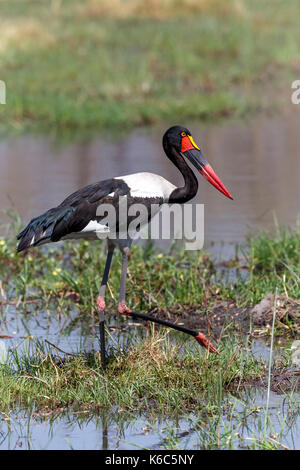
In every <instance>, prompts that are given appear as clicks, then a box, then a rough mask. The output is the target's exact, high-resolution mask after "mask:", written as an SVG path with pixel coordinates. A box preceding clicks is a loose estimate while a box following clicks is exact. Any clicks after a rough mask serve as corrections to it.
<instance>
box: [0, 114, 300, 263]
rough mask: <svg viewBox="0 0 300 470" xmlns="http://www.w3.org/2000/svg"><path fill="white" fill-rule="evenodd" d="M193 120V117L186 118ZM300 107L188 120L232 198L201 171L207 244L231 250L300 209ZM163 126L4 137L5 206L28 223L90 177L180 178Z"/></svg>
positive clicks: (0, 203) (0, 173) (0, 163)
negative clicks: (71, 140)
mask: <svg viewBox="0 0 300 470" xmlns="http://www.w3.org/2000/svg"><path fill="white" fill-rule="evenodd" d="M187 124H188V123H187ZM299 126H300V114H299V113H298V114H296V113H294V114H288V115H281V116H280V117H266V116H258V117H256V118H255V119H253V120H249V121H247V122H242V123H240V122H238V123H237V122H234V123H232V122H230V123H228V124H226V123H225V124H222V125H218V126H212V125H210V126H205V125H203V124H201V125H200V124H195V123H191V124H190V125H188V127H189V128H190V130H191V131H192V134H193V136H194V138H195V140H196V142H198V143H199V145H200V147H201V149H202V151H203V153H204V155H205V156H206V158H207V160H208V161H209V162H210V163H211V165H212V166H213V168H214V169H215V170H216V172H217V173H218V175H219V176H220V177H221V179H222V180H223V181H224V183H225V185H226V186H227V187H228V188H229V190H230V192H231V193H232V195H233V197H234V201H230V200H229V199H227V198H225V197H224V196H223V195H221V194H220V193H219V192H218V191H216V190H215V188H213V187H212V186H211V185H210V184H209V183H207V181H205V180H204V179H203V178H202V177H201V176H199V183H200V184H199V191H198V194H197V196H196V198H195V199H194V201H195V202H201V203H204V204H205V246H206V247H208V246H209V245H210V244H211V243H214V244H215V248H214V251H215V252H216V253H217V254H221V255H222V256H225V255H226V254H227V253H228V254H229V253H230V254H232V253H233V250H234V248H233V246H234V245H235V244H236V243H243V242H244V240H245V236H246V235H247V234H248V233H249V232H250V231H251V232H252V233H256V232H257V231H258V230H259V229H261V228H269V229H270V228H273V227H274V214H276V217H277V219H278V222H279V224H294V223H295V221H296V218H297V215H298V213H299V199H300V185H299V184H298V177H299V173H300V159H299V154H300V139H299ZM163 131H164V130H163V129H161V128H159V129H157V128H152V129H136V130H135V131H133V132H131V133H127V134H126V135H125V136H124V135H122V136H119V137H117V136H116V137H111V136H103V135H102V136H101V137H99V138H93V139H92V140H90V141H89V142H86V143H81V144H74V145H64V146H63V145H57V144H55V143H53V141H52V140H51V139H50V138H46V137H36V136H35V137H34V136H24V137H20V138H18V139H13V140H12V139H8V140H4V141H1V142H0V210H1V209H8V208H11V209H15V210H17V211H18V212H19V213H20V215H21V217H22V220H23V221H24V222H28V221H29V219H30V218H31V217H33V216H37V215H39V214H40V213H42V212H43V211H45V210H47V209H49V208H50V207H53V206H56V205H57V204H59V203H60V202H61V201H62V200H63V199H64V198H65V197H66V196H67V195H68V194H71V193H72V192H73V191H75V190H77V189H79V188H80V187H83V186H85V185H87V184H89V183H93V182H95V181H99V180H102V179H106V178H110V177H113V176H119V175H126V174H130V173H135V172H140V171H149V172H153V173H158V174H160V175H162V176H164V177H165V178H167V179H169V180H170V181H171V182H173V183H174V184H176V185H180V184H181V183H182V179H181V175H180V174H179V172H178V170H177V169H176V168H175V167H174V166H173V165H172V163H171V162H170V161H169V160H168V159H167V158H166V156H165V154H164V152H163V150H162V145H161V139H162V134H163Z"/></svg>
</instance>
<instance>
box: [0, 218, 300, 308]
mask: <svg viewBox="0 0 300 470" xmlns="http://www.w3.org/2000/svg"><path fill="white" fill-rule="evenodd" d="M17 225H18V227H20V222H19V221H18V222H17ZM17 231H18V229H16V226H14V228H13V232H14V233H15V232H17ZM15 250H16V242H15V240H14V238H12V237H11V235H10V236H8V237H7V238H2V239H1V240H0V276H1V278H2V281H1V289H2V292H3V293H4V295H6V296H7V299H8V300H13V301H15V300H18V299H20V301H21V303H22V302H23V301H26V300H27V299H32V298H39V299H42V302H43V304H44V305H46V306H47V305H48V304H49V303H50V302H51V301H55V302H56V303H57V304H58V307H61V308H62V307H63V308H64V306H65V304H69V308H77V309H78V312H79V313H80V312H82V313H83V314H85V313H86V312H87V311H88V312H90V313H91V314H92V315H93V314H94V312H95V302H96V297H97V295H98V290H99V285H100V283H101V279H102V273H103V269H104V264H105V259H106V246H105V244H104V243H103V244H102V242H100V241H99V242H92V243H88V242H86V241H83V242H78V243H77V242H76V243H72V242H64V243H61V244H59V245H57V246H56V245H46V246H44V247H41V248H34V249H31V250H29V251H28V252H25V253H24V252H22V253H21V254H17V253H16V251H15ZM242 253H243V257H242V258H239V257H237V259H233V260H232V263H231V265H230V268H229V269H235V270H236V277H235V280H234V281H228V282H227V280H226V275H225V277H224V276H223V277H220V272H219V268H218V265H216V264H215V263H214V262H213V261H212V260H211V259H210V257H209V255H208V254H207V253H205V252H203V251H184V250H180V251H178V250H176V249H175V250H172V249H171V251H170V252H169V253H167V254H162V253H157V251H155V249H154V246H152V245H149V246H147V247H146V248H144V249H143V248H141V247H139V246H133V247H132V249H131V252H130V258H129V269H128V279H127V299H128V305H130V307H131V308H133V309H135V310H140V311H149V310H152V309H156V310H157V311H165V310H166V309H167V310H168V309H172V311H174V310H176V311H177V313H178V314H180V312H184V311H185V310H187V311H191V309H194V310H199V309H200V310H202V311H203V312H205V311H208V312H209V311H210V308H211V306H212V305H213V304H214V303H215V302H216V301H218V300H223V299H232V300H234V302H235V303H236V305H237V306H238V307H240V306H241V307H245V306H254V305H256V304H257V303H258V302H260V301H261V300H262V298H263V297H264V296H265V295H266V294H268V293H270V292H271V293H274V292H275V289H276V288H277V290H278V294H283V295H285V296H286V297H290V298H292V299H296V300H299V299H300V282H299V272H300V228H299V224H298V225H297V226H296V227H294V228H293V229H292V228H290V229H289V228H283V229H277V232H275V233H273V234H270V233H262V234H260V235H259V236H257V237H254V238H250V239H249V240H248V246H246V247H245V248H243V252H242ZM240 255H241V253H240ZM227 270H228V268H227ZM241 270H243V272H245V271H246V272H247V273H248V275H246V276H244V277H243V278H242V277H241V276H240V271H241ZM120 274H121V255H120V254H119V253H116V255H115V256H114V258H113V263H112V268H111V273H110V278H109V288H110V290H109V291H108V292H107V299H106V300H107V307H108V310H109V311H114V310H116V303H117V302H116V299H117V297H118V291H119V284H120ZM70 292H76V293H77V294H78V299H77V300H78V302H77V303H76V307H75V305H74V303H73V302H71V301H70V302H69V303H68V301H67V299H65V297H67V295H68V293H70ZM38 308H40V306H39V307H38Z"/></svg>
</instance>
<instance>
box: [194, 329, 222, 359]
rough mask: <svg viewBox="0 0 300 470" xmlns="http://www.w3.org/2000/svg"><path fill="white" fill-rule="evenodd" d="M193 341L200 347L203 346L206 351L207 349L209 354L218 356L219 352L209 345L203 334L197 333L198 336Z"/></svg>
mask: <svg viewBox="0 0 300 470" xmlns="http://www.w3.org/2000/svg"><path fill="white" fill-rule="evenodd" d="M195 340H196V341H197V342H198V343H199V344H201V346H204V347H205V348H206V349H208V350H209V351H210V352H213V353H216V354H220V353H219V351H218V350H217V349H216V348H215V347H214V346H213V345H212V344H211V342H210V341H209V340H208V339H207V338H206V336H205V335H204V334H203V333H198V335H197V336H195Z"/></svg>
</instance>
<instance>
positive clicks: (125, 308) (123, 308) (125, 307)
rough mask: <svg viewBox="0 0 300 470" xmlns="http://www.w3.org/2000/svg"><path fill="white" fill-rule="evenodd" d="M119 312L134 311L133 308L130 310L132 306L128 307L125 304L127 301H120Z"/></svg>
mask: <svg viewBox="0 0 300 470" xmlns="http://www.w3.org/2000/svg"><path fill="white" fill-rule="evenodd" d="M118 312H119V313H120V314H121V315H128V314H129V313H131V312H132V310H130V308H128V307H127V305H126V304H125V302H119V305H118Z"/></svg>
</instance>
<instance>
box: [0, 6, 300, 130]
mask: <svg viewBox="0 0 300 470" xmlns="http://www.w3.org/2000/svg"><path fill="white" fill-rule="evenodd" d="M0 16H1V19H2V20H1V45H0V52H1V58H0V79H1V80H4V81H5V83H6V85H7V105H6V106H1V108H0V126H1V128H2V130H5V129H6V130H7V129H8V128H9V129H10V131H14V132H23V131H24V130H28V129H30V130H39V131H41V130H43V129H44V130H47V132H49V130H50V129H52V130H58V131H59V132H61V133H63V132H67V131H72V130H73V131H76V132H78V131H79V130H80V131H81V132H83V133H84V132H87V131H89V132H96V131H97V132H99V129H101V128H102V129H103V127H114V128H116V127H118V128H129V127H132V126H137V125H145V124H151V123H156V122H162V121H167V122H170V123H174V120H175V121H178V120H179V117H180V121H181V122H182V121H184V120H187V119H198V120H199V119H202V120H210V121H211V120H216V119H218V118H221V117H223V116H228V115H234V116H241V115H243V114H245V113H247V112H249V111H250V110H251V109H252V110H253V109H257V108H261V107H262V106H270V103H273V104H274V103H275V102H277V100H278V97H277V98H276V95H278V93H273V94H271V96H272V99H270V100H269V102H268V103H267V102H266V99H265V97H266V92H265V91H266V90H265V87H266V86H267V87H268V89H269V90H270V92H271V91H272V88H273V87H275V89H276V87H277V85H278V84H279V86H281V85H280V84H282V80H283V81H284V90H287V89H290V82H291V76H292V75H293V72H294V70H295V69H296V70H297V67H298V65H297V64H298V62H297V61H298V58H299V54H298V51H299V41H300V30H299V27H298V17H299V5H298V2H296V1H290V2H281V1H279V0H255V1H253V0H239V1H236V0H227V1H226V2H224V1H222V0H213V1H211V0H201V1H198V0H197V1H196V0H180V1H177V0H163V1H159V2H157V1H156V0H149V1H147V2H140V1H137V0H128V1H126V2H125V1H120V0H101V1H100V0H87V1H85V2H80V1H79V0H64V1H59V0H58V1H54V0H53V1H43V2H37V1H35V0H25V1H18V0H9V1H4V0H2V1H1V2H0ZM287 80H288V84H287V83H286V81H287ZM260 91H261V92H260ZM267 95H268V94H267Z"/></svg>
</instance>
